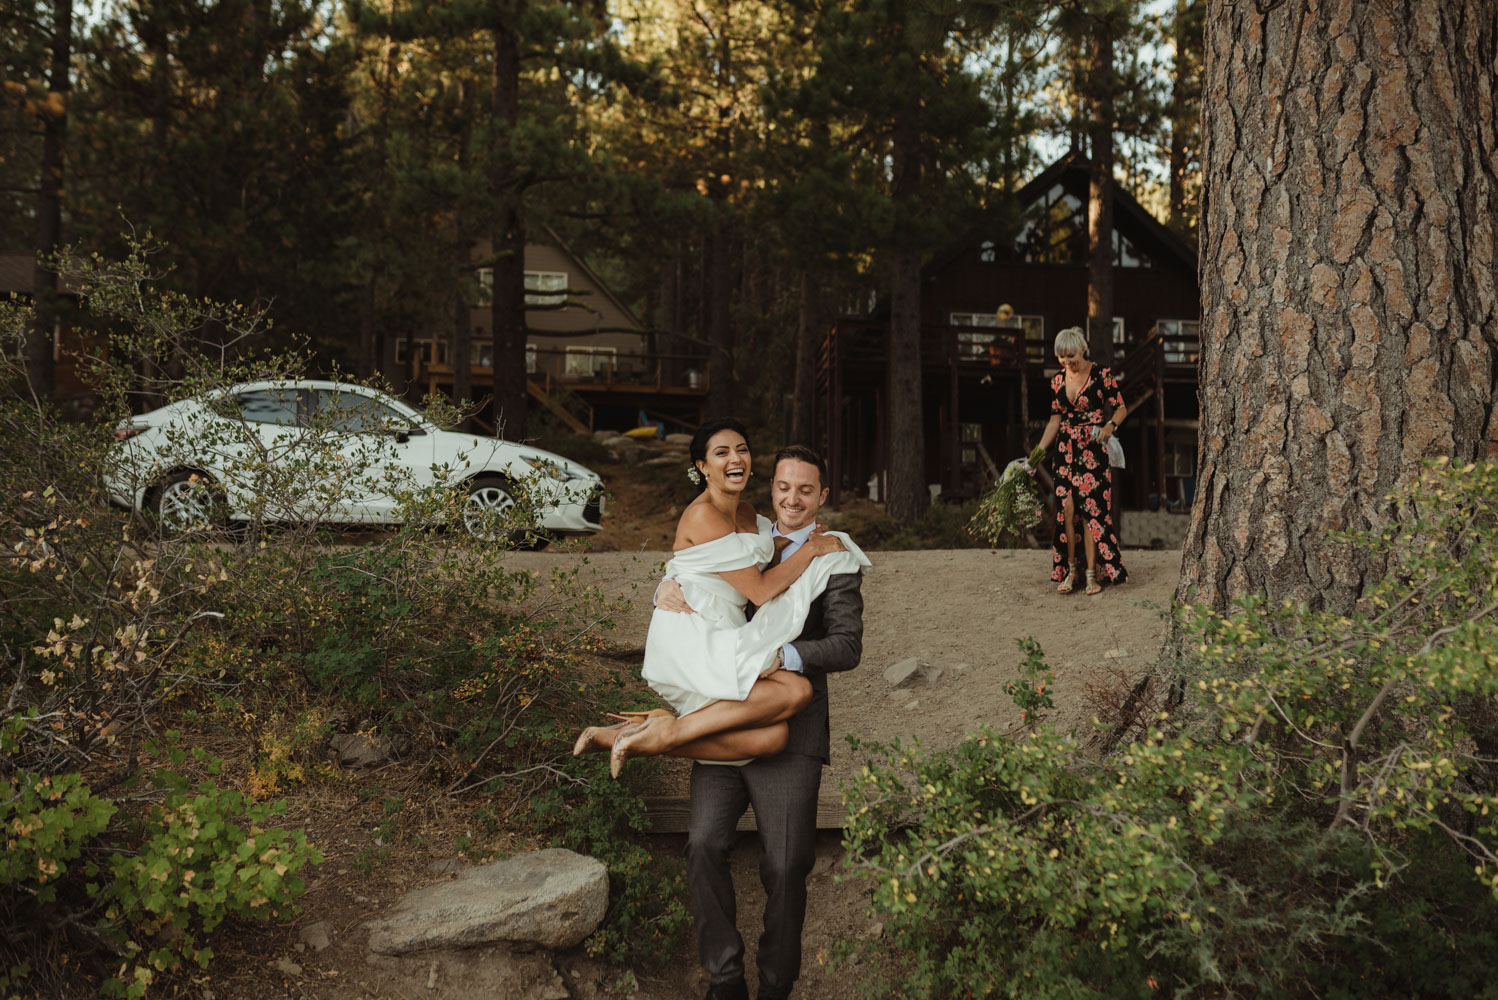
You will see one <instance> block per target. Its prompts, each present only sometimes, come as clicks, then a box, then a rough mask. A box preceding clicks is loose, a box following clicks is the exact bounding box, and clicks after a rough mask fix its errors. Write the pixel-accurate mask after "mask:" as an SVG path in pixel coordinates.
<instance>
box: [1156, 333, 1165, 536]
mask: <svg viewBox="0 0 1498 1000" xmlns="http://www.w3.org/2000/svg"><path fill="white" fill-rule="evenodd" d="M1155 491H1156V493H1157V495H1158V496H1159V497H1160V507H1161V509H1164V507H1165V341H1164V340H1163V339H1162V340H1157V341H1156V342H1155Z"/></svg>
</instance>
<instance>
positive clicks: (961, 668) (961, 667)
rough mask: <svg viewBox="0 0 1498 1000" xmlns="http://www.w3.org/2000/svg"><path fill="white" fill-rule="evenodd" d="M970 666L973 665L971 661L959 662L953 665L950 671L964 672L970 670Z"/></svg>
mask: <svg viewBox="0 0 1498 1000" xmlns="http://www.w3.org/2000/svg"><path fill="white" fill-rule="evenodd" d="M972 668H973V665H972V664H971V663H959V664H957V665H956V666H955V667H953V668H952V671H953V672H954V673H959V674H965V673H967V672H968V671H969V670H971V669H972Z"/></svg>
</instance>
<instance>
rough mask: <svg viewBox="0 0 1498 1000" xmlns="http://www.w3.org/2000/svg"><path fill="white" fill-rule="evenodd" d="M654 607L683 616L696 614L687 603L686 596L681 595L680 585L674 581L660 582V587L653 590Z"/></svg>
mask: <svg viewBox="0 0 1498 1000" xmlns="http://www.w3.org/2000/svg"><path fill="white" fill-rule="evenodd" d="M655 606H656V607H658V608H660V609H661V610H662V611H675V612H677V613H678V614H683V615H690V614H695V613H696V612H695V611H694V610H693V609H692V606H691V605H690V604H688V603H687V599H686V596H685V595H684V594H682V592H681V584H679V583H677V582H676V581H675V580H662V581H661V585H660V586H659V587H657V588H656V590H655Z"/></svg>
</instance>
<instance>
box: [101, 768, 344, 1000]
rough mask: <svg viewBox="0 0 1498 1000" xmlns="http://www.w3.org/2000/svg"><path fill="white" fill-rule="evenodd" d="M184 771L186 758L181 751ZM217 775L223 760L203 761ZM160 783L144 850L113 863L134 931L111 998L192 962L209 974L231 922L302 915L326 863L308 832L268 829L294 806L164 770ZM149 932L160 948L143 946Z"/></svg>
mask: <svg viewBox="0 0 1498 1000" xmlns="http://www.w3.org/2000/svg"><path fill="white" fill-rule="evenodd" d="M171 758H172V761H173V763H174V764H175V765H177V766H180V765H181V764H182V763H183V762H185V761H186V759H187V755H186V754H184V753H183V752H182V751H180V750H173V751H172V752H171ZM199 759H200V760H201V761H202V762H203V763H205V764H206V765H207V766H208V769H209V770H210V771H211V772H216V771H217V770H218V769H219V767H220V765H221V762H220V761H217V760H214V759H212V758H207V757H206V756H203V755H201V754H200V755H199ZM152 783H153V784H154V786H155V787H156V789H157V790H158V791H159V792H160V793H162V796H163V797H162V801H161V802H160V803H159V804H155V805H151V806H149V807H148V808H147V809H146V811H145V813H144V815H143V816H141V817H140V819H139V820H138V825H137V829H136V830H135V833H136V835H137V837H138V838H139V844H140V846H139V848H138V849H137V851H135V852H133V853H129V854H116V855H115V856H114V857H112V858H111V859H110V862H109V871H110V873H111V874H112V875H113V877H114V880H113V882H112V883H110V884H109V885H108V886H107V887H106V888H105V890H104V895H105V897H106V898H107V899H108V900H109V901H110V902H111V903H112V904H113V905H112V906H111V908H110V910H109V911H107V912H108V913H110V914H111V915H113V916H115V918H116V919H118V920H119V921H120V922H121V923H122V924H123V925H124V926H126V927H129V928H130V929H131V935H132V936H131V939H130V940H127V941H125V942H124V943H123V947H122V954H123V963H125V965H129V964H133V967H132V968H131V969H130V971H129V972H128V973H126V972H125V971H124V970H125V965H122V967H121V973H120V975H118V976H117V977H116V978H115V979H112V980H110V981H109V982H107V983H106V984H105V990H104V992H105V993H106V994H107V995H113V996H137V997H138V996H144V995H145V991H146V987H147V986H148V985H149V984H150V982H151V979H152V977H153V974H154V973H155V972H164V971H168V970H171V969H175V968H177V967H178V966H179V964H180V963H181V961H182V960H183V959H187V960H188V961H191V962H195V963H197V965H198V966H199V967H207V965H208V962H209V960H210V959H211V958H212V957H213V949H212V948H210V947H208V946H207V945H206V944H204V943H203V936H204V935H206V934H209V933H211V932H212V931H213V930H214V928H216V927H217V926H218V925H219V924H220V923H222V922H223V921H224V920H225V919H226V918H228V917H230V916H236V917H244V918H252V919H256V920H269V919H271V918H272V917H279V916H283V915H286V914H289V913H291V912H293V910H292V903H293V902H294V901H295V900H296V899H297V898H298V897H299V896H301V895H302V893H303V892H304V891H305V890H306V886H305V885H304V884H303V882H302V880H301V878H300V877H298V872H300V871H301V870H302V869H303V868H304V867H306V866H307V865H309V864H318V863H320V862H321V861H322V854H321V853H320V852H318V851H317V850H316V849H315V848H313V847H312V846H310V845H309V844H308V843H307V836H306V834H305V833H303V832H302V831H301V830H294V831H287V830H284V829H282V828H280V827H267V826H266V823H267V822H269V821H270V819H271V818H272V817H273V816H277V815H280V814H282V813H284V812H285V811H286V803H285V802H268V803H260V804H258V805H257V804H255V803H253V802H252V801H251V800H249V799H247V798H246V797H245V796H244V795H242V794H240V793H239V792H237V791H234V790H233V789H226V788H220V787H219V786H217V785H216V784H214V783H213V782H212V781H201V782H198V783H197V784H193V783H191V782H190V781H189V780H188V779H187V778H186V777H184V776H183V775H182V774H180V773H178V772H177V771H174V770H171V769H168V768H161V769H158V770H157V771H155V772H154V773H153V774H152ZM141 935H149V936H153V937H154V938H155V940H156V941H158V942H160V944H159V945H158V946H157V947H155V948H150V949H147V948H146V947H145V946H143V945H139V944H136V942H135V938H138V937H140V936H141Z"/></svg>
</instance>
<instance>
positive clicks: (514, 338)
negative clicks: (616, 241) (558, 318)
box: [465, 27, 527, 441]
mask: <svg viewBox="0 0 1498 1000" xmlns="http://www.w3.org/2000/svg"><path fill="white" fill-rule="evenodd" d="M490 106H491V107H490V109H491V114H492V115H493V120H492V122H491V125H490V127H491V129H492V130H493V131H492V132H491V135H492V136H493V137H494V139H493V141H492V142H491V145H490V150H489V171H490V182H489V191H490V195H491V196H492V197H493V199H494V212H495V218H494V228H493V230H492V233H493V235H492V236H491V238H490V241H491V243H492V244H493V246H494V289H493V296H492V298H491V300H490V318H491V326H490V329H491V331H492V333H493V337H494V419H495V427H496V428H498V429H499V431H500V433H501V434H503V435H504V436H505V437H507V438H509V439H510V440H512V441H520V440H522V439H524V438H525V436H526V433H527V426H526V410H527V401H526V396H525V226H524V223H523V221H522V219H521V214H520V192H519V191H518V190H517V189H515V188H514V187H513V186H512V185H510V184H508V183H507V178H505V177H504V176H503V174H504V170H503V164H504V161H505V159H506V157H505V156H503V155H501V149H500V146H501V144H500V142H499V138H498V137H499V136H500V135H501V134H503V135H505V136H506V138H507V139H508V138H509V137H510V136H513V135H514V131H515V125H516V122H518V121H519V118H520V39H519V38H518V37H517V36H516V34H515V32H514V30H513V29H511V28H509V27H496V28H494V81H493V91H492V94H491V96H490ZM465 363H466V362H465Z"/></svg>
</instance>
